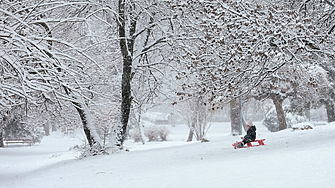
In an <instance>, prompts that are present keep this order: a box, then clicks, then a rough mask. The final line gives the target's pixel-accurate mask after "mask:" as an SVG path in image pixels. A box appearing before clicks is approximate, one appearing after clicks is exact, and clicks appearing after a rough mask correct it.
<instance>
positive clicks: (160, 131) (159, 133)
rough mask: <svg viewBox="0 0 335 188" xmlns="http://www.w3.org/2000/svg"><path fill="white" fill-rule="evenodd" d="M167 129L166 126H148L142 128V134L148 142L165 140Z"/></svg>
mask: <svg viewBox="0 0 335 188" xmlns="http://www.w3.org/2000/svg"><path fill="white" fill-rule="evenodd" d="M169 133H170V132H169V130H168V129H167V127H166V126H159V127H158V126H155V125H154V126H150V127H146V128H145V129H144V135H145V136H146V137H148V139H149V142H152V141H166V140H167V136H168V135H169Z"/></svg>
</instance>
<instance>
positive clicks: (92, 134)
mask: <svg viewBox="0 0 335 188" xmlns="http://www.w3.org/2000/svg"><path fill="white" fill-rule="evenodd" d="M72 103H73V104H74V107H75V108H76V110H77V111H78V113H79V116H80V118H81V121H82V123H83V128H84V132H85V136H86V138H87V141H88V143H89V145H90V148H91V152H92V153H95V154H96V153H99V152H100V151H101V150H102V147H101V144H100V141H99V135H98V134H97V132H96V130H95V127H93V122H92V119H91V117H90V115H89V112H88V110H87V108H86V106H85V104H81V103H79V102H72Z"/></svg>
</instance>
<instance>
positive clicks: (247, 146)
mask: <svg viewBox="0 0 335 188" xmlns="http://www.w3.org/2000/svg"><path fill="white" fill-rule="evenodd" d="M264 141H265V139H260V140H254V141H251V142H249V143H247V145H246V146H243V147H240V148H249V147H257V146H264V145H265V144H264ZM239 143H241V142H237V144H239ZM253 143H258V144H253ZM233 147H234V149H236V148H238V147H237V146H236V143H234V144H233Z"/></svg>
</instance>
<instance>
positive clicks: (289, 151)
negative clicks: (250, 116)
mask: <svg viewBox="0 0 335 188" xmlns="http://www.w3.org/2000/svg"><path fill="white" fill-rule="evenodd" d="M255 124H256V126H257V128H258V130H257V138H265V139H266V141H265V144H266V145H265V146H261V147H252V148H246V149H245V148H242V149H233V147H232V146H231V144H232V143H234V142H235V141H237V140H239V137H233V136H230V135H229V134H230V127H229V126H230V124H229V123H213V125H212V127H211V128H210V130H209V132H208V134H207V137H206V138H207V139H208V140H210V142H206V143H200V142H191V143H187V142H186V138H187V136H188V129H187V127H186V126H185V125H177V126H176V127H169V129H170V131H171V134H170V135H169V141H168V142H152V143H147V144H146V145H142V144H140V143H134V142H133V141H131V140H129V141H127V142H126V147H127V148H128V149H129V150H130V151H129V152H127V151H122V152H120V153H117V154H113V155H105V156H96V157H89V158H85V159H82V160H78V159H77V157H78V155H79V153H78V152H76V151H75V150H69V148H71V147H73V146H75V145H81V144H82V143H83V140H84V139H83V134H82V133H81V132H80V131H78V132H76V134H75V136H65V135H63V134H62V133H52V135H51V136H49V137H45V138H44V139H43V140H42V142H41V144H36V145H33V146H31V147H29V146H24V147H22V146H9V147H6V148H1V149H0V161H1V165H0V188H112V187H119V188H126V187H129V188H133V187H136V188H142V187H143V188H188V187H190V188H198V187H199V188H203V187H207V188H225V187H227V188H230V187H231V188H244V187H246V188H278V187H283V188H287V187H292V188H293V187H294V188H300V187H301V188H307V187H308V188H314V187H315V188H320V187H322V188H334V187H335V139H334V138H335V123H331V124H328V125H323V126H316V127H314V129H312V130H299V131H292V130H291V129H288V130H284V131H281V132H277V133H270V132H268V131H267V130H266V128H264V127H263V126H262V125H261V124H260V123H255Z"/></svg>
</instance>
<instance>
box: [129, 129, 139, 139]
mask: <svg viewBox="0 0 335 188" xmlns="http://www.w3.org/2000/svg"><path fill="white" fill-rule="evenodd" d="M130 135H131V138H132V139H134V142H142V139H141V133H140V131H139V130H138V129H132V131H131V134H130Z"/></svg>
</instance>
